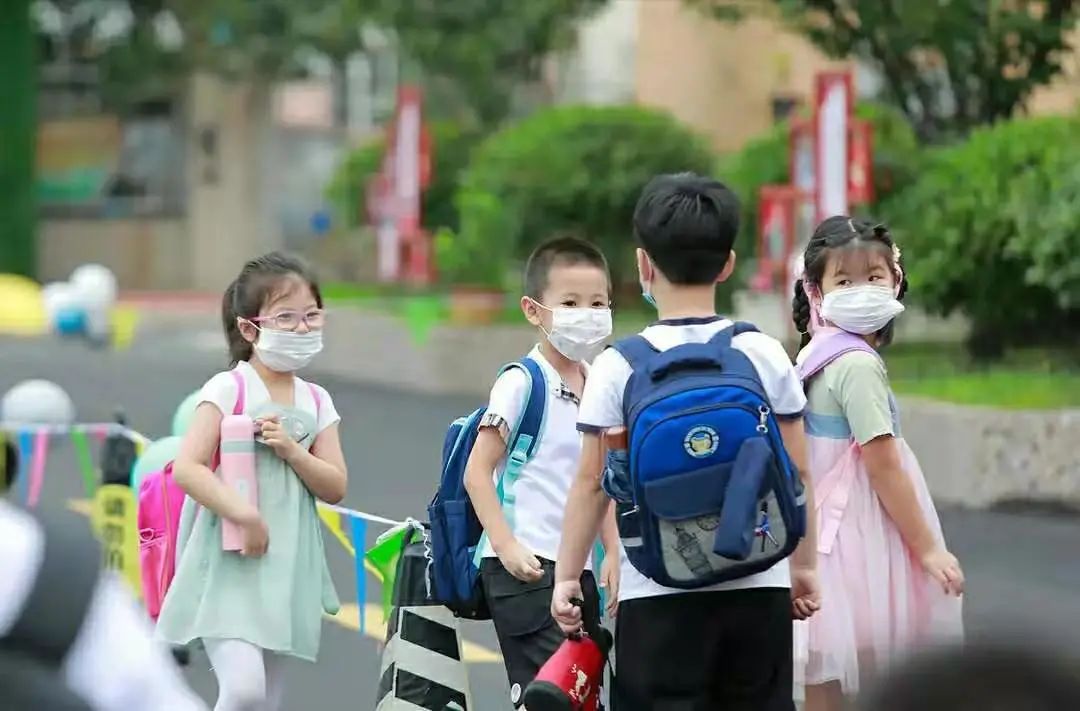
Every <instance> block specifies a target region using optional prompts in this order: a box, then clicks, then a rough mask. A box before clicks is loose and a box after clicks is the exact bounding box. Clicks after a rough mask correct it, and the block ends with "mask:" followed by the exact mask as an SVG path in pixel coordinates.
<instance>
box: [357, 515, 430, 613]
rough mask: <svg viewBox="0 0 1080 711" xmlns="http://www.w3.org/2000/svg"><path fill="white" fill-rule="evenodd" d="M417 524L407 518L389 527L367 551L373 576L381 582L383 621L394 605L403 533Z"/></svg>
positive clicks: (403, 539) (417, 524)
mask: <svg viewBox="0 0 1080 711" xmlns="http://www.w3.org/2000/svg"><path fill="white" fill-rule="evenodd" d="M418 526H419V523H417V522H416V521H412V520H409V521H406V522H405V523H402V524H399V525H397V526H395V527H393V528H391V529H390V530H389V531H386V532H384V533H383V534H382V535H380V536H379V537H378V538H377V539H375V545H374V546H372V547H371V550H369V551H368V552H367V555H366V557H367V560H368V562H369V563H370V564H371V566H372V567H373V568H374V569H375V571H376V572H375V576H376V577H378V578H379V581H380V582H381V583H382V609H383V620H384V621H389V619H390V612H391V610H392V608H393V606H394V585H395V584H396V582H397V581H396V578H397V564H398V558H400V557H401V549H402V548H403V547H404V545H405V534H407V533H408V532H409V529H410V528H417V527H418Z"/></svg>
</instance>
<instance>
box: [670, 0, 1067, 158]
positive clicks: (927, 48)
mask: <svg viewBox="0 0 1080 711" xmlns="http://www.w3.org/2000/svg"><path fill="white" fill-rule="evenodd" d="M685 2H687V3H689V4H691V5H693V6H696V7H699V8H702V9H704V10H706V11H707V12H710V13H713V14H714V15H716V16H717V17H718V18H720V19H723V20H728V21H731V20H736V21H737V20H738V19H740V18H742V17H743V16H745V15H746V14H747V13H752V12H769V13H771V14H773V15H776V16H778V17H779V18H780V19H782V20H783V21H785V22H786V23H788V24H789V25H790V26H791V27H793V28H795V29H796V30H798V31H799V32H801V33H802V34H803V35H805V36H806V37H807V38H808V39H809V40H810V41H811V42H813V43H814V45H816V46H817V47H818V48H819V49H821V50H822V51H823V52H824V53H825V54H827V55H828V56H830V57H836V58H847V57H853V58H858V59H861V60H864V61H866V62H868V63H870V64H872V65H873V66H875V67H876V68H877V69H878V70H879V71H880V73H881V76H882V79H883V81H884V87H885V92H886V94H887V97H888V98H889V100H890V101H891V102H892V103H894V104H895V105H896V106H898V107H900V108H901V109H902V110H903V111H904V112H906V113H907V115H908V116H909V117H910V119H911V122H912V125H914V126H915V128H916V131H917V132H918V134H919V136H920V138H921V139H922V140H924V141H933V142H941V141H944V140H947V139H950V138H953V137H955V136H957V135H963V134H966V133H967V132H969V131H970V130H972V129H973V128H975V127H976V126H979V125H983V124H990V123H995V122H997V121H1000V120H1002V119H1007V118H1010V117H1012V116H1013V115H1014V114H1015V113H1016V112H1017V110H1019V109H1021V108H1022V107H1023V106H1024V104H1025V103H1026V102H1027V100H1028V99H1029V98H1030V96H1031V94H1032V92H1033V91H1034V90H1035V89H1036V88H1038V87H1039V86H1042V85H1045V84H1048V83H1050V82H1051V81H1052V80H1053V79H1054V78H1055V77H1057V76H1058V75H1059V74H1060V73H1061V71H1062V59H1063V57H1064V56H1065V53H1066V51H1067V50H1069V49H1070V47H1069V44H1068V38H1067V36H1068V34H1069V33H1070V31H1072V30H1073V29H1074V28H1075V27H1076V24H1077V21H1078V19H1080V2H1077V0H1012V1H1009V2H1005V1H1003V0H948V1H947V2H942V1H941V0H903V1H902V0H757V1H756V2H745V1H739V0H685Z"/></svg>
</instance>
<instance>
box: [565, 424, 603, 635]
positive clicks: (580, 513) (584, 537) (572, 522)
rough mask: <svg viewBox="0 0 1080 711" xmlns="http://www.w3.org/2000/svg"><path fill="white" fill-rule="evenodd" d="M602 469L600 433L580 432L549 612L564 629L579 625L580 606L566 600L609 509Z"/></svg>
mask: <svg viewBox="0 0 1080 711" xmlns="http://www.w3.org/2000/svg"><path fill="white" fill-rule="evenodd" d="M603 470H604V445H603V443H602V442H601V440H600V435H598V434H594V433H589V432H586V433H583V434H582V440H581V463H580V464H579V465H578V473H577V477H576V478H575V479H574V483H573V485H572V486H571V487H570V494H569V496H568V497H567V501H566V514H565V516H564V517H563V532H562V541H560V542H559V558H558V560H557V561H556V563H555V593H554V595H553V597H552V603H551V612H552V614H553V615H554V617H555V620H556V622H558V623H559V626H560V627H561V628H562V629H563V631H565V632H572V631H574V630H576V629H579V628H580V627H581V609H580V608H578V607H577V606H575V605H573V604H572V603H571V602H570V600H572V599H574V598H580V597H581V571H582V570H584V568H585V560H586V558H588V555H589V547H590V546H591V545H592V543H593V541H595V540H596V536H597V534H598V533H600V527H601V524H602V523H603V521H604V515H605V514H606V513H607V512H608V511H609V510H610V509H611V500H610V499H608V496H607V494H605V493H604V490H603V489H602V488H601V487H600V476H601V474H602V473H603ZM612 520H614V519H612Z"/></svg>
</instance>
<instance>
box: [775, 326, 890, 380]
mask: <svg viewBox="0 0 1080 711" xmlns="http://www.w3.org/2000/svg"><path fill="white" fill-rule="evenodd" d="M853 351H862V352H864V353H871V354H873V355H874V356H875V357H877V358H880V357H881V355H880V354H879V353H878V352H877V351H876V350H874V348H873V347H872V346H871V345H870V344H869V343H867V342H866V341H865V340H864V339H862V338H860V337H859V336H856V335H854V334H852V333H848V332H847V331H835V332H832V333H827V334H824V335H821V336H816V337H815V338H813V339H812V340H811V341H810V345H808V346H807V347H806V350H805V353H806V355H805V356H804V357H803V359H802V361H801V362H800V363H799V364H798V365H796V366H795V370H796V371H797V372H798V374H799V378H800V379H801V380H802V382H803V384H806V383H807V382H809V381H810V379H811V378H813V377H814V376H815V375H817V374H818V373H820V372H821V371H823V370H825V368H826V367H827V366H828V365H829V364H830V363H832V362H834V361H835V360H836V359H837V358H839V357H840V356H842V355H844V354H845V353H851V352H853Z"/></svg>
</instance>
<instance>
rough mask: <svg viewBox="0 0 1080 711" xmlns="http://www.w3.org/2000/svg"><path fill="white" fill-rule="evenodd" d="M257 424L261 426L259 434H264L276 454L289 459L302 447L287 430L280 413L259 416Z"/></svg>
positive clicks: (265, 440) (266, 441) (263, 436)
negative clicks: (263, 416)
mask: <svg viewBox="0 0 1080 711" xmlns="http://www.w3.org/2000/svg"><path fill="white" fill-rule="evenodd" d="M255 424H256V426H257V427H258V428H259V434H261V435H262V438H263V441H264V442H265V443H266V444H267V445H268V446H269V447H270V448H271V449H273V450H274V454H276V455H278V456H279V457H281V458H282V459H285V460H288V459H289V458H290V457H292V456H293V455H294V454H295V453H296V450H297V449H299V448H300V445H299V444H297V443H296V440H294V439H293V438H292V437H290V436H289V433H288V432H286V431H285V427H284V426H282V424H281V417H280V416H279V415H271V416H269V417H265V418H259V419H258V420H257V421H256V422H255Z"/></svg>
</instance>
